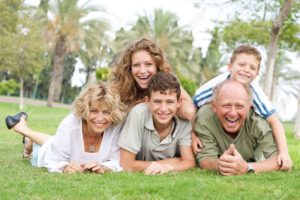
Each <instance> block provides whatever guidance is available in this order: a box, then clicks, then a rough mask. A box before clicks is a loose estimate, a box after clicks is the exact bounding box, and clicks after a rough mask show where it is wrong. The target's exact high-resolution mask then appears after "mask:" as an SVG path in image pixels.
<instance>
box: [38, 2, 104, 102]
mask: <svg viewBox="0 0 300 200" xmlns="http://www.w3.org/2000/svg"><path fill="white" fill-rule="evenodd" d="M45 2H46V1H43V3H45ZM47 2H48V1H47ZM41 7H43V9H41V10H43V11H45V10H47V11H48V15H45V14H44V16H49V17H48V19H47V25H46V26H45V27H46V31H45V38H46V40H47V41H48V44H49V48H50V50H51V52H52V53H53V70H52V75H51V80H50V86H49V92H48V103H47V105H48V106H50V107H51V106H52V102H53V101H58V100H59V97H60V94H61V91H62V81H63V74H64V64H63V62H64V59H65V57H66V55H67V54H69V53H71V52H76V51H78V49H79V47H80V45H81V44H82V42H83V40H84V38H85V36H86V30H87V29H89V28H91V27H90V26H89V25H90V23H91V22H92V21H94V20H93V19H91V18H87V16H88V15H89V14H90V13H91V12H94V11H101V9H100V8H98V7H95V6H92V5H91V4H90V1H85V2H84V3H83V4H82V5H79V1H78V0H53V1H50V3H49V4H48V6H41Z"/></svg>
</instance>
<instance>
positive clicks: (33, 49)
mask: <svg viewBox="0 0 300 200" xmlns="http://www.w3.org/2000/svg"><path fill="white" fill-rule="evenodd" d="M7 5H8V6H10V5H11V4H7ZM16 5H17V6H16ZM12 8H14V9H17V10H14V11H15V13H17V16H18V17H17V18H15V17H14V18H13V19H14V20H15V21H13V23H12V24H13V25H14V26H15V27H14V28H13V27H10V28H7V29H2V31H3V32H4V34H3V35H5V36H4V37H5V38H6V39H7V42H8V44H9V45H10V46H7V47H6V48H5V49H6V50H5V51H6V52H5V51H4V55H5V57H2V56H1V57H2V61H3V62H2V67H1V68H2V70H5V71H7V74H9V75H10V76H12V75H13V76H14V77H15V78H18V79H19V80H18V81H19V83H20V93H19V94H20V109H21V110H22V109H23V106H24V105H23V96H24V80H30V79H31V80H32V76H34V75H35V74H36V73H38V72H39V71H40V69H41V66H42V65H43V60H42V59H41V57H42V54H43V52H44V50H45V48H44V45H43V44H42V43H41V38H40V37H39V36H40V32H39V29H38V28H37V26H36V24H35V23H34V21H33V18H32V16H31V14H30V12H31V10H30V8H25V7H24V6H23V5H22V4H14V5H12ZM8 44H6V45H8Z"/></svg>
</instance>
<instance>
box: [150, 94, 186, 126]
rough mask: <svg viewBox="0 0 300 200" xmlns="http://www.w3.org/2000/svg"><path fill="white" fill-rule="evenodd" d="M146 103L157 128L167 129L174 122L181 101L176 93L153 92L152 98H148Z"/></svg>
mask: <svg viewBox="0 0 300 200" xmlns="http://www.w3.org/2000/svg"><path fill="white" fill-rule="evenodd" d="M146 103H147V104H148V107H149V109H150V112H151V114H152V117H153V121H154V126H155V128H165V127H167V126H169V125H170V124H171V122H172V118H173V117H174V116H175V114H176V111H177V108H178V107H179V106H180V100H178V98H177V94H176V93H175V92H170V91H169V90H167V91H165V92H161V91H152V92H151V95H150V97H146Z"/></svg>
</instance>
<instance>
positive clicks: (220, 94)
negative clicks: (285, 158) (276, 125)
mask: <svg viewBox="0 0 300 200" xmlns="http://www.w3.org/2000/svg"><path fill="white" fill-rule="evenodd" d="M251 101H252V91H251V88H250V87H249V85H246V84H242V83H240V82H237V81H235V80H225V81H224V82H222V83H221V84H219V85H217V86H216V87H215V89H214V93H213V100H212V103H211V105H209V104H207V105H204V106H202V107H201V108H200V109H199V111H198V113H197V120H196V123H195V132H196V133H197V134H198V136H199V137H201V139H202V143H203V145H204V146H205V148H204V149H203V151H202V152H200V153H198V154H197V160H198V162H199V166H200V167H201V168H202V169H208V170H214V171H217V172H219V173H220V174H222V175H224V176H231V175H241V174H246V173H261V172H267V171H274V170H279V165H278V163H277V161H276V157H277V154H278V149H277V146H276V143H275V141H274V138H273V134H272V130H271V128H270V126H269V124H268V123H267V121H266V120H264V119H262V118H261V117H260V116H258V115H257V114H256V113H255V112H254V111H253V109H252V108H251ZM262 153H263V155H264V158H265V160H260V158H261V154H262Z"/></svg>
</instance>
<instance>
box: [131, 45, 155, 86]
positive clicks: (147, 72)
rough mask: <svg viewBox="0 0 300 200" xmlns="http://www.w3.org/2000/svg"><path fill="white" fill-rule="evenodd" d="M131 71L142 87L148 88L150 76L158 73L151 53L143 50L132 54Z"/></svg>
mask: <svg viewBox="0 0 300 200" xmlns="http://www.w3.org/2000/svg"><path fill="white" fill-rule="evenodd" d="M131 72H132V76H133V78H134V80H135V81H136V82H137V84H138V85H139V86H140V88H142V89H146V88H147V86H148V82H149V80H150V78H151V77H152V76H153V75H154V74H156V73H157V66H156V64H155V62H154V60H153V58H152V57H151V56H150V54H149V53H148V52H147V51H145V50H141V51H137V52H135V53H133V54H132V57H131Z"/></svg>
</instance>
